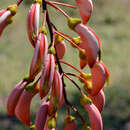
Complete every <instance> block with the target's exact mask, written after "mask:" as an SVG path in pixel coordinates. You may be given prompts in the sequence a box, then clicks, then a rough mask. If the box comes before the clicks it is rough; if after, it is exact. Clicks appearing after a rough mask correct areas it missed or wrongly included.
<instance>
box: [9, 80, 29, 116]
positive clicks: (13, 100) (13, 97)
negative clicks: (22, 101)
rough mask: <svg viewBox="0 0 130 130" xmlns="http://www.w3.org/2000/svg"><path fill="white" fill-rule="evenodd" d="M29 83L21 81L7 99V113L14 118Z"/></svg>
mask: <svg viewBox="0 0 130 130" xmlns="http://www.w3.org/2000/svg"><path fill="white" fill-rule="evenodd" d="M27 84H28V83H27V82H26V81H25V82H24V81H20V82H19V83H18V84H17V85H16V86H15V87H14V88H13V90H12V92H11V93H10V95H9V96H8V99H7V111H8V114H9V115H10V116H14V113H15V108H16V105H17V103H18V101H19V98H20V96H21V94H22V92H23V90H24V88H25V87H26V86H27Z"/></svg>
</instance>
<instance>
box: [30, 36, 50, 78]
mask: <svg viewBox="0 0 130 130" xmlns="http://www.w3.org/2000/svg"><path fill="white" fill-rule="evenodd" d="M46 40H47V39H46V36H45V35H44V34H42V33H40V34H39V36H38V40H37V43H36V45H35V50H34V55H33V58H32V63H31V66H30V77H35V76H36V75H37V74H38V73H39V71H40V70H41V66H42V65H43V64H44V59H46V57H47V50H48V44H47V41H46Z"/></svg>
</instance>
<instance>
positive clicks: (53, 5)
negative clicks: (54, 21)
mask: <svg viewBox="0 0 130 130" xmlns="http://www.w3.org/2000/svg"><path fill="white" fill-rule="evenodd" d="M46 2H47V4H49V5H51V6H52V7H54V8H55V9H57V10H58V11H60V12H61V13H62V14H63V15H64V16H65V17H66V18H69V15H68V14H67V13H65V12H64V11H63V10H62V9H61V8H60V7H58V6H56V5H55V4H53V3H52V2H50V1H46Z"/></svg>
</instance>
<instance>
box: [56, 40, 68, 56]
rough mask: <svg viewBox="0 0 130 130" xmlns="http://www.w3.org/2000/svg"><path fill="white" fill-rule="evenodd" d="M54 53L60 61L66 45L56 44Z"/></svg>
mask: <svg viewBox="0 0 130 130" xmlns="http://www.w3.org/2000/svg"><path fill="white" fill-rule="evenodd" d="M56 51H57V55H58V58H59V59H62V58H63V56H64V55H65V52H66V44H65V42H64V41H61V42H60V43H58V44H56Z"/></svg>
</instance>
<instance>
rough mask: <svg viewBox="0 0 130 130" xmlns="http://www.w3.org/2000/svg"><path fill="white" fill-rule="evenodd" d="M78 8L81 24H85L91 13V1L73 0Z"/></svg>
mask: <svg viewBox="0 0 130 130" xmlns="http://www.w3.org/2000/svg"><path fill="white" fill-rule="evenodd" d="M75 1H76V4H77V6H78V9H79V12H80V15H81V18H82V21H83V24H86V23H87V22H88V20H89V19H90V17H91V15H92V11H93V3H92V0H75Z"/></svg>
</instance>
